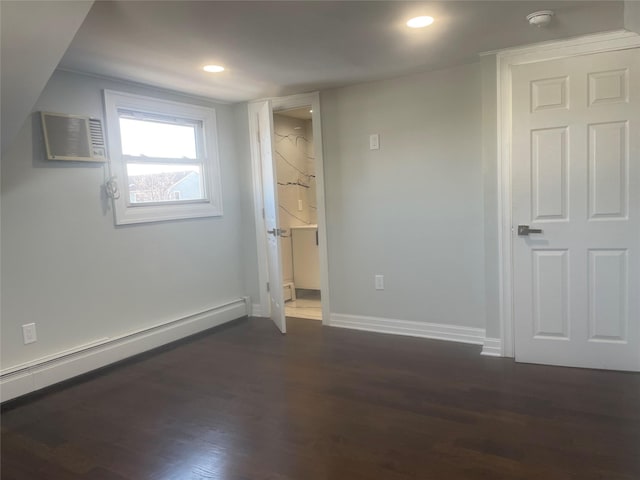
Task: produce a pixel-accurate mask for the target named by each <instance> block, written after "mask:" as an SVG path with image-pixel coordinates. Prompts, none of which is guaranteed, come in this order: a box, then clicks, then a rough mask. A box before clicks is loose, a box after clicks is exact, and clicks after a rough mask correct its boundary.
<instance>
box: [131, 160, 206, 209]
mask: <svg viewBox="0 0 640 480" xmlns="http://www.w3.org/2000/svg"><path fill="white" fill-rule="evenodd" d="M127 177H128V180H127V181H128V185H129V202H130V203H149V202H177V201H184V200H203V199H205V195H204V188H203V187H202V184H203V182H202V166H201V165H176V164H173V165H155V164H147V163H144V164H140V163H128V164H127Z"/></svg>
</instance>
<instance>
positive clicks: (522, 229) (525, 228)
mask: <svg viewBox="0 0 640 480" xmlns="http://www.w3.org/2000/svg"><path fill="white" fill-rule="evenodd" d="M530 233H542V230H541V229H539V228H529V225H518V235H520V236H521V237H525V236H527V235H529V234H530Z"/></svg>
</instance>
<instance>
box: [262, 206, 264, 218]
mask: <svg viewBox="0 0 640 480" xmlns="http://www.w3.org/2000/svg"><path fill="white" fill-rule="evenodd" d="M262 218H264V208H263V209H262Z"/></svg>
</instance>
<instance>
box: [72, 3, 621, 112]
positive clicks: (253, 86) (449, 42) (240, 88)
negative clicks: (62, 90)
mask: <svg viewBox="0 0 640 480" xmlns="http://www.w3.org/2000/svg"><path fill="white" fill-rule="evenodd" d="M547 8H550V9H552V10H554V11H555V13H556V16H555V17H554V21H553V23H552V25H551V26H549V27H547V28H537V27H532V26H529V25H528V24H527V22H526V20H525V16H526V15H527V14H528V13H531V12H533V11H535V10H540V9H547ZM416 15H431V16H433V17H435V19H436V21H435V23H434V24H433V25H432V26H431V27H427V28H424V29H420V30H413V29H409V28H407V27H406V26H405V21H406V20H407V19H408V18H410V17H412V16H416ZM623 22H624V5H623V2H621V1H491V2H486V1H446V2H402V1H373V2H369V1H342V2H333V1H316V2H300V1H299V2H272V1H258V2H253V1H232V2H217V1H209V2H206V1H205V2H191V1H182V2H176V1H140V2H138V1H99V2H96V3H95V4H94V5H93V7H92V9H91V11H90V12H89V15H88V16H87V18H86V20H85V22H84V24H83V25H82V27H81V28H80V30H79V31H78V33H77V35H76V37H75V39H74V41H73V42H72V44H71V46H70V48H69V50H68V51H67V53H66V54H65V56H64V57H63V59H62V62H61V64H60V67H61V68H64V69H69V70H76V71H82V72H88V73H93V74H98V75H106V76H110V77H117V78H123V79H127V80H131V81H136V82H141V83H145V84H149V85H153V86H157V87H163V88H168V89H172V90H178V91H184V92H188V93H192V94H196V95H202V96H207V97H211V98H216V99H219V100H224V101H229V102H236V101H244V100H249V99H255V98H260V97H266V96H279V95H287V94H292V93H298V92H304V91H311V90H318V89H324V88H329V87H334V86H342V85H347V84H351V83H358V82H365V81H371V80H377V79H383V78H390V77H393V76H398V75H404V74H409V73H413V72H419V71H426V70H432V69H437V68H442V67H446V66H451V65H455V64H460V63H465V62H470V61H473V60H474V59H477V54H478V53H479V52H483V51H488V50H494V49H499V48H505V47H510V46H515V45H523V44H528V43H534V42H540V41H545V40H552V39H557V38H566V37H571V36H576V35H580V34H585V33H593V32H597V31H608V30H616V29H621V28H623ZM208 63H213V64H221V65H224V66H225V67H226V68H227V70H226V71H225V72H223V73H221V74H207V73H205V72H203V71H202V70H201V66H202V65H204V64H208Z"/></svg>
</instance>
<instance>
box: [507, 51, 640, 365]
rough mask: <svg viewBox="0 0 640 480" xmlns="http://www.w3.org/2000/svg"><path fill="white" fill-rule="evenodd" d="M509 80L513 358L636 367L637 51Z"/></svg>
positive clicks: (552, 64) (639, 248) (639, 331)
mask: <svg viewBox="0 0 640 480" xmlns="http://www.w3.org/2000/svg"><path fill="white" fill-rule="evenodd" d="M512 73H513V77H512V78H513V83H512V94H513V112H512V115H513V116H512V118H513V125H512V129H513V130H512V132H513V133H512V139H513V143H512V158H513V165H512V175H513V177H512V188H513V191H512V198H513V205H512V218H513V235H514V239H513V280H514V298H513V300H514V316H515V355H516V360H517V361H521V362H532V363H544V364H552V365H567V366H576V367H590V368H606V369H619V370H636V371H637V370H640V279H639V277H640V49H638V48H636V49H629V50H622V51H616V52H609V53H599V54H593V55H584V56H580V57H572V58H569V59H561V60H552V61H547V62H540V63H533V64H528V65H519V66H514V67H513V71H512ZM518 225H528V226H529V227H530V228H531V229H534V230H536V229H537V230H541V231H542V232H541V233H530V234H529V235H518V232H517V228H518Z"/></svg>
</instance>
